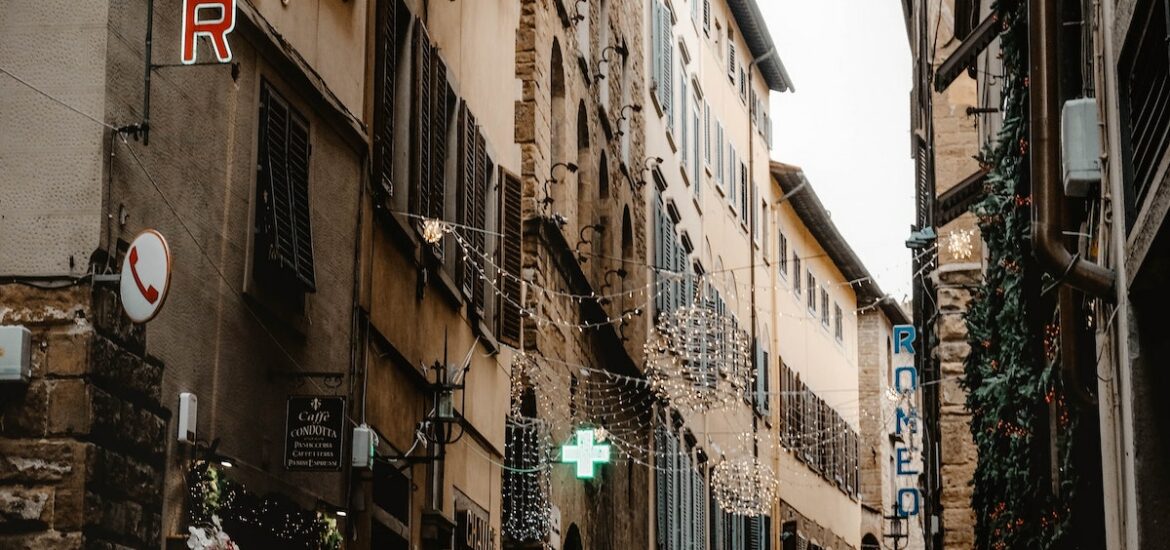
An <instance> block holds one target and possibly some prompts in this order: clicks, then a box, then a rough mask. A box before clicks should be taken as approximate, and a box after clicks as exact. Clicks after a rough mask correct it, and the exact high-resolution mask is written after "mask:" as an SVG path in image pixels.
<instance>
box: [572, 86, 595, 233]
mask: <svg viewBox="0 0 1170 550" xmlns="http://www.w3.org/2000/svg"><path fill="white" fill-rule="evenodd" d="M589 156H590V155H589V111H588V109H586V108H585V100H581V102H580V103H579V104H578V105H577V161H576V162H577V166H578V167H579V168H578V169H577V230H578V231H580V230H581V228H583V227H585V226H586V225H590V224H592V223H593V213H592V212H591V211H590V209H589V202H590V198H591V197H590V193H589V176H590V174H589V164H588V163H586V161H587V160H588V159H589Z"/></svg>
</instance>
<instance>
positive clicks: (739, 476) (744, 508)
mask: <svg viewBox="0 0 1170 550" xmlns="http://www.w3.org/2000/svg"><path fill="white" fill-rule="evenodd" d="M778 486H779V480H777V478H776V474H775V473H774V472H773V471H772V468H771V467H769V466H768V465H767V464H764V463H763V462H760V459H759V458H757V457H754V456H745V457H740V458H733V459H730V460H724V461H723V462H720V463H719V465H717V466H715V469H714V471H712V472H711V492H712V494H713V495H714V497H715V502H717V503H718V504H719V507H720V508H722V509H723V511H725V512H728V513H732V514H739V515H741V516H749V517H754V516H762V515H767V514H769V513H771V511H772V503H773V501H775V499H776V489H777V487H778Z"/></svg>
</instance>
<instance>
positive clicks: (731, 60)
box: [727, 32, 735, 84]
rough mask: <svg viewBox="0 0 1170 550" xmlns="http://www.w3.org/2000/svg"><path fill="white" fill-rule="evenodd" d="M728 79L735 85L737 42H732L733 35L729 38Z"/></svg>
mask: <svg viewBox="0 0 1170 550" xmlns="http://www.w3.org/2000/svg"><path fill="white" fill-rule="evenodd" d="M727 78H729V79H730V80H731V83H732V84H735V42H732V41H731V33H730V32H729V33H728V37H727Z"/></svg>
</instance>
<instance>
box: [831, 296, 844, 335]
mask: <svg viewBox="0 0 1170 550" xmlns="http://www.w3.org/2000/svg"><path fill="white" fill-rule="evenodd" d="M841 315H842V313H841V304H833V336H835V337H836V338H837V341H838V342H841V341H843V340H845V319H843V318H842V317H841Z"/></svg>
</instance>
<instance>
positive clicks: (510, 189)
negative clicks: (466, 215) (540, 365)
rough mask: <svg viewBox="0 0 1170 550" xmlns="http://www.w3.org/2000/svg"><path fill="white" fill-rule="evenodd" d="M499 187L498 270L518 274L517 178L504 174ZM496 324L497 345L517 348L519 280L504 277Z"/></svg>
mask: <svg viewBox="0 0 1170 550" xmlns="http://www.w3.org/2000/svg"><path fill="white" fill-rule="evenodd" d="M500 179H501V185H500V207H499V211H500V233H502V234H503V239H502V241H503V246H501V247H500V258H499V260H498V261H499V262H500V266H501V267H502V268H503V270H504V272H506V273H513V274H515V273H520V271H521V269H522V259H521V249H522V247H523V244H524V243H523V234H522V233H521V223H522V211H523V206H522V204H523V203H522V201H521V185H520V178H518V177H516V176H515V175H513V174H510V173H505V174H504V175H503V176H502V177H501V178H500ZM500 290H501V292H500V296H499V297H498V299H499V301H500V302H499V303H500V305H499V308H498V311H499V312H500V319H499V321H498V326H499V331H500V335H499V338H500V341H501V342H504V343H506V344H508V345H510V346H513V347H516V346H519V345H520V321H521V317H520V279H519V278H517V277H515V276H512V277H503V278H502V279H501V281H500Z"/></svg>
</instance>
